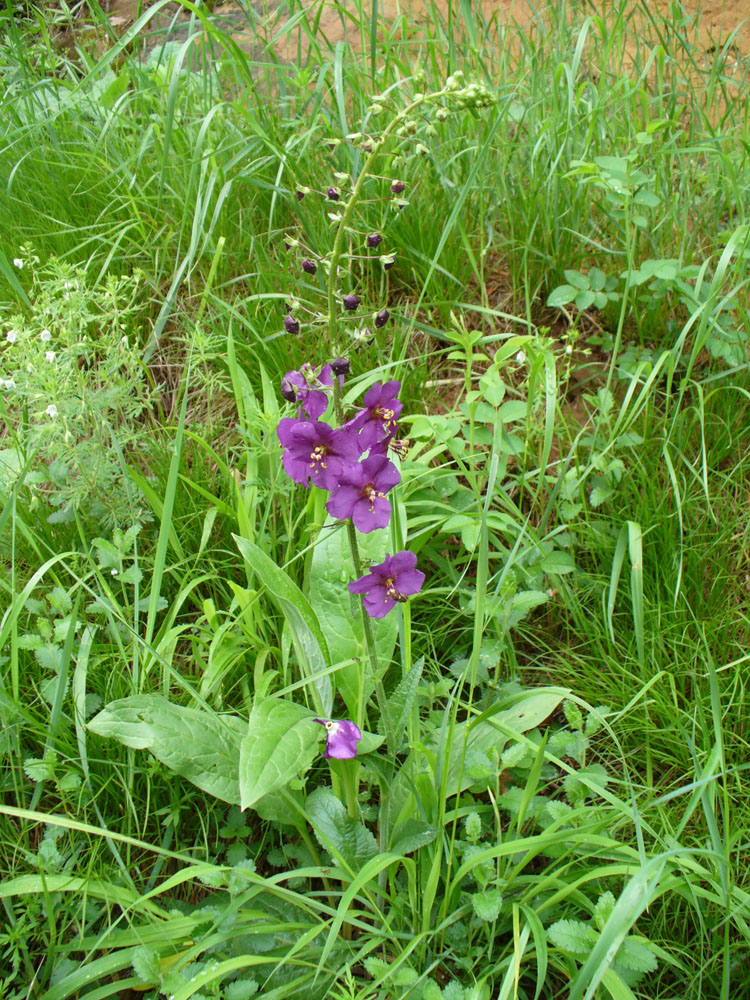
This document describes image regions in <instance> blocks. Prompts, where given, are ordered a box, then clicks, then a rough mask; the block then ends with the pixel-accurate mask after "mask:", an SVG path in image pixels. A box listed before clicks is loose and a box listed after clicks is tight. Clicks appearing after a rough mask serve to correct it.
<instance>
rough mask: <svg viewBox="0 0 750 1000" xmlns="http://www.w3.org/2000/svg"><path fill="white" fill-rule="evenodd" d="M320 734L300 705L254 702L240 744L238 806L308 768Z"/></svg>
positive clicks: (245, 805) (273, 700)
mask: <svg viewBox="0 0 750 1000" xmlns="http://www.w3.org/2000/svg"><path fill="white" fill-rule="evenodd" d="M322 732H323V730H322V728H321V726H320V724H319V723H317V722H313V716H312V714H311V713H310V711H309V710H308V709H306V708H304V707H303V706H302V705H297V704H295V703H294V702H292V701H283V700H282V699H281V698H263V699H262V700H261V701H259V702H256V704H255V705H254V706H253V710H252V712H251V713H250V718H249V720H248V727H247V733H246V734H245V735H244V736H243V738H242V742H241V744H240V770H239V786H240V805H241V807H242V808H243V809H247V808H248V806H252V805H253V804H254V803H255V802H257V801H258V799H260V798H262V796H264V795H268V794H270V793H271V792H276V791H278V789H280V788H283V787H284V785H286V784H288V782H289V781H291V779H292V778H294V777H296V776H297V775H298V774H299V773H300V772H301V771H304V770H305V769H306V768H307V767H309V765H310V764H311V763H312V760H313V758H314V757H315V755H316V754H317V753H318V739H319V737H320V735H321V733H322Z"/></svg>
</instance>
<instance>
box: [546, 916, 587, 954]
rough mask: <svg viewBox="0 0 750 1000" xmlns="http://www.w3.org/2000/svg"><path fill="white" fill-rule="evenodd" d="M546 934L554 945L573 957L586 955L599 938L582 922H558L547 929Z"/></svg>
mask: <svg viewBox="0 0 750 1000" xmlns="http://www.w3.org/2000/svg"><path fill="white" fill-rule="evenodd" d="M547 934H548V935H549V939H550V941H551V942H552V943H553V944H554V945H556V946H557V947H558V948H562V950H563V951H569V952H571V953H572V954H573V955H588V953H589V952H590V951H591V949H592V948H593V947H594V945H595V944H596V941H597V938H598V936H599V935H598V934H597V933H596V931H595V930H594V929H593V927H589V925H588V924H584V923H583V921H582V920H558V921H557V923H554V924H552V925H551V927H548V928H547Z"/></svg>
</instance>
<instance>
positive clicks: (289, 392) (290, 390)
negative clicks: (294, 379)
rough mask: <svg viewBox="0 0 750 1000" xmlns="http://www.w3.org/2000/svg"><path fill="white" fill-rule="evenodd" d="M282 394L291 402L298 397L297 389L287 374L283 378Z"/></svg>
mask: <svg viewBox="0 0 750 1000" xmlns="http://www.w3.org/2000/svg"><path fill="white" fill-rule="evenodd" d="M281 395H282V396H283V397H284V399H286V400H287V402H289V403H293V402H294V401H295V399H296V398H297V389H296V388H295V386H293V385H292V383H291V381H290V380H289V379H288V378H287V377H286V375H285V376H284V377H283V379H282V380H281Z"/></svg>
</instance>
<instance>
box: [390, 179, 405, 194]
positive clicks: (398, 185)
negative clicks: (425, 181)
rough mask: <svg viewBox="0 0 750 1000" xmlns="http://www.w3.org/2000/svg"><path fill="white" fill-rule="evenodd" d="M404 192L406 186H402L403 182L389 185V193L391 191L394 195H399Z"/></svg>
mask: <svg viewBox="0 0 750 1000" xmlns="http://www.w3.org/2000/svg"><path fill="white" fill-rule="evenodd" d="M405 190H406V184H404V182H403V181H394V182H393V184H391V191H393V193H394V194H401V193H402V192H403V191H405Z"/></svg>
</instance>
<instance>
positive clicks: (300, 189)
mask: <svg viewBox="0 0 750 1000" xmlns="http://www.w3.org/2000/svg"><path fill="white" fill-rule="evenodd" d="M309 193H310V188H309V187H298V188H297V201H302V199H303V198H304V197H305V195H306V194H309Z"/></svg>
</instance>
